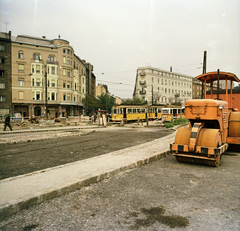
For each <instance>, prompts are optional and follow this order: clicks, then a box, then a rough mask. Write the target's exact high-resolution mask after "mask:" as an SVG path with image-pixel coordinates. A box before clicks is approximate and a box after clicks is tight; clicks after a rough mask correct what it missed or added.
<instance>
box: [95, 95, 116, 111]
mask: <svg viewBox="0 0 240 231" xmlns="http://www.w3.org/2000/svg"><path fill="white" fill-rule="evenodd" d="M98 100H99V105H100V108H101V109H102V110H106V111H107V112H109V113H111V110H112V107H113V106H114V105H115V98H114V97H113V96H110V95H109V94H101V95H100V96H98Z"/></svg>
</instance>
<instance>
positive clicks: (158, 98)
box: [153, 92, 161, 104]
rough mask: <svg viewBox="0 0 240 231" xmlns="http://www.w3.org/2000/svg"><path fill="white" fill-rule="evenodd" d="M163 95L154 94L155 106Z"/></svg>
mask: <svg viewBox="0 0 240 231" xmlns="http://www.w3.org/2000/svg"><path fill="white" fill-rule="evenodd" d="M160 97H161V94H159V93H158V92H154V93H153V104H158V103H159V101H160Z"/></svg>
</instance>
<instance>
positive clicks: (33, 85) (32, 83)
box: [32, 79, 34, 87]
mask: <svg viewBox="0 0 240 231" xmlns="http://www.w3.org/2000/svg"><path fill="white" fill-rule="evenodd" d="M32 86H33V87H34V79H32Z"/></svg>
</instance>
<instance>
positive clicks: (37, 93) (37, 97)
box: [36, 92, 40, 100]
mask: <svg viewBox="0 0 240 231" xmlns="http://www.w3.org/2000/svg"><path fill="white" fill-rule="evenodd" d="M36 100H40V92H36Z"/></svg>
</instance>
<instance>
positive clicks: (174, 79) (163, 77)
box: [133, 67, 192, 105]
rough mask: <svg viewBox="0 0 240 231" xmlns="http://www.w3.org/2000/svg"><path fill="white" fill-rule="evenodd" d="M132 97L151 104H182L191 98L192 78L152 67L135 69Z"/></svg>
mask: <svg viewBox="0 0 240 231" xmlns="http://www.w3.org/2000/svg"><path fill="white" fill-rule="evenodd" d="M133 97H139V98H141V99H143V100H144V101H147V103H148V104H149V105H152V104H162V105H165V104H173V103H178V104H182V103H184V102H185V101H186V100H188V99H191V98H192V77H191V76H187V75H183V74H179V73H174V72H171V71H166V70H162V69H158V68H153V67H140V68H138V69H137V74H136V82H135V88H134V93H133Z"/></svg>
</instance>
